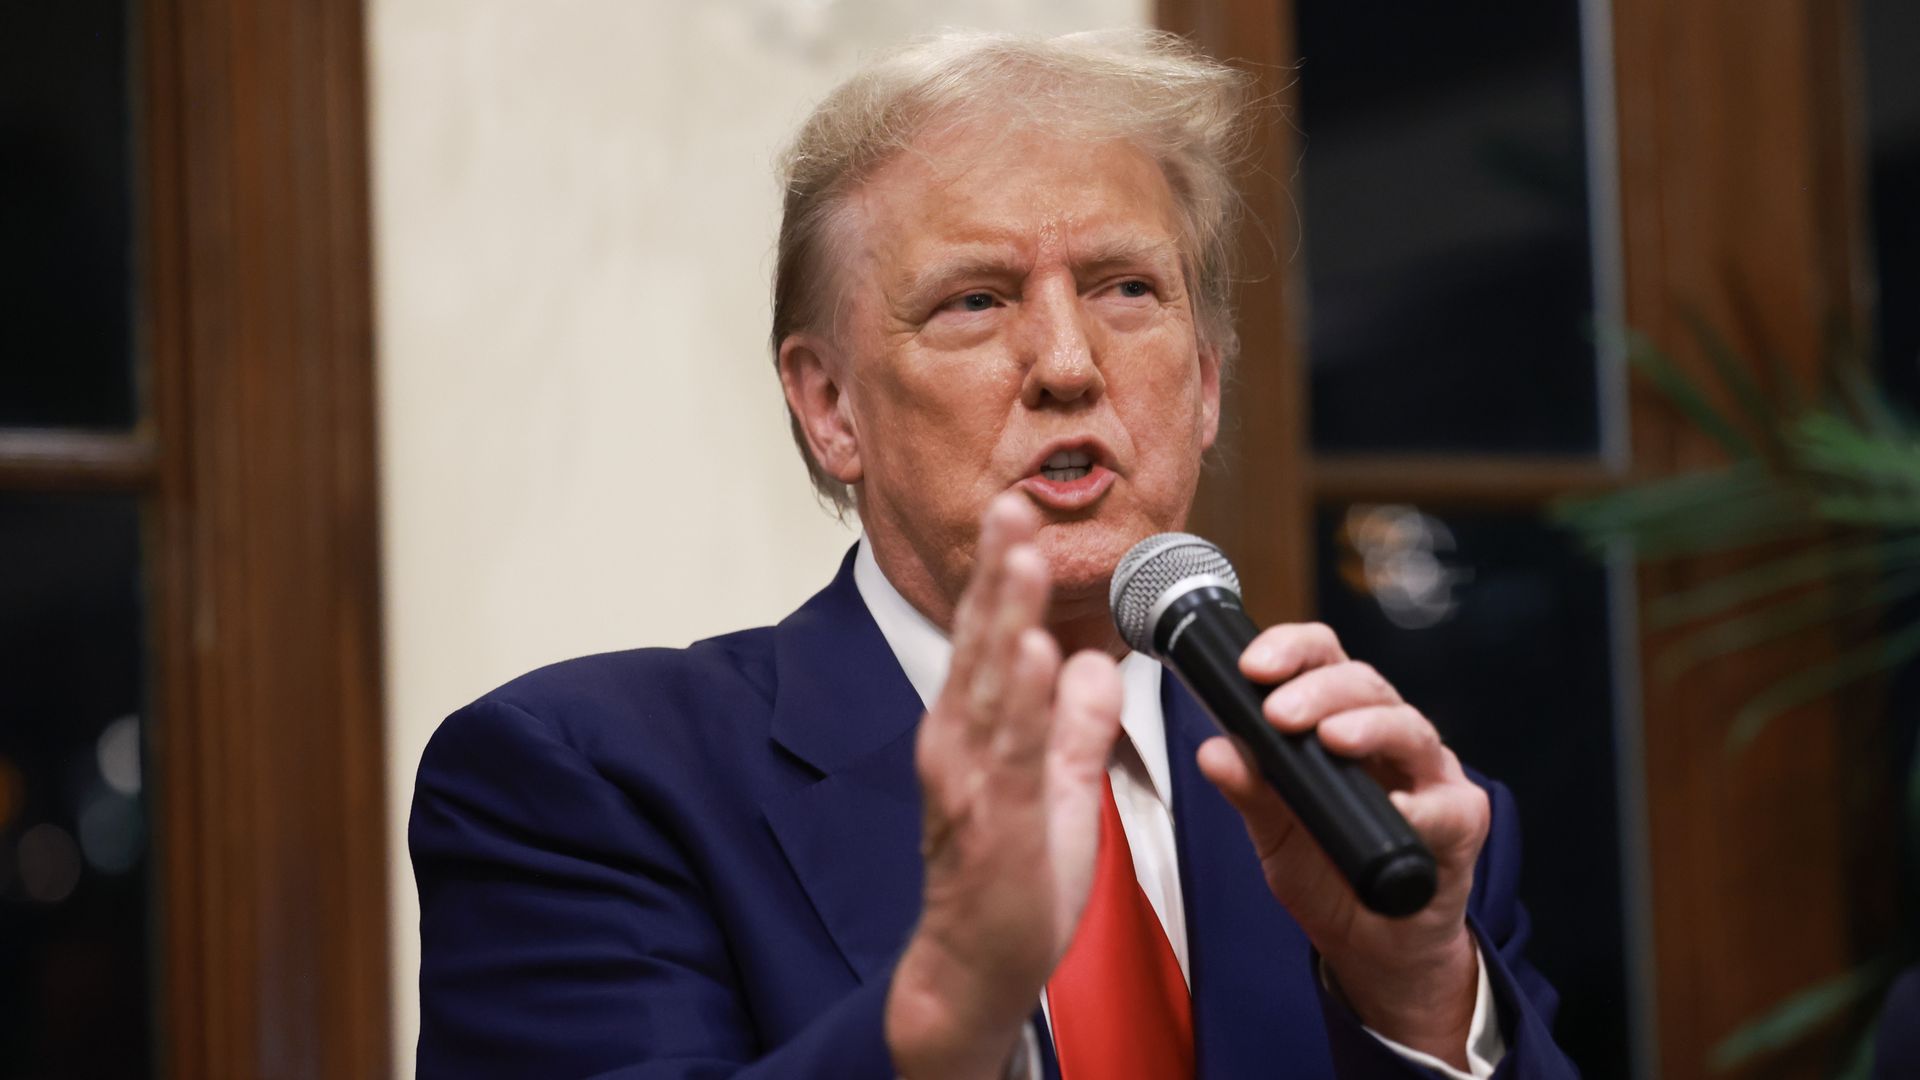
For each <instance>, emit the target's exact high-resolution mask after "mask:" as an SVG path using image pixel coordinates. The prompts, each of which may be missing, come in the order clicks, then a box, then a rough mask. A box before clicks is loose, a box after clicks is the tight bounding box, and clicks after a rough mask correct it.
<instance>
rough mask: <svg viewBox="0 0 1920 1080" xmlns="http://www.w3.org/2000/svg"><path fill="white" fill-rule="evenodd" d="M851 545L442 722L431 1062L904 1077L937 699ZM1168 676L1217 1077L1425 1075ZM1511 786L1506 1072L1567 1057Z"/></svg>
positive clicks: (1485, 912) (1191, 913) (422, 803)
mask: <svg viewBox="0 0 1920 1080" xmlns="http://www.w3.org/2000/svg"><path fill="white" fill-rule="evenodd" d="M851 568H852V560H851V557H849V559H848V560H847V562H846V563H845V564H843V565H842V567H841V570H840V574H839V576H838V577H837V578H836V579H835V580H834V582H833V583H832V584H831V585H830V586H828V587H827V588H826V589H825V590H823V591H822V592H821V593H819V594H818V595H817V596H815V597H814V598H813V599H811V600H810V601H808V602H807V604H806V605H805V606H803V607H802V608H800V610H798V611H796V612H795V613H794V614H793V615H791V616H790V617H788V618H787V619H786V620H785V621H783V622H782V623H780V625H778V626H776V627H772V628H763V629H757V630H748V631H744V632H741V633H737V634H731V635H728V636H726V637H720V638H714V639H711V640H708V641H703V642H700V643H698V644H695V645H693V646H691V647H689V648H686V649H646V650H639V651H634V652H624V653H613V654H608V655H603V656H593V657H587V658H584V659H580V660H572V661H568V662H566V663H562V664H557V665H554V666H552V667H548V668H544V669H542V670H539V671H536V672H534V673H532V674H530V675H527V676H524V677H522V678H520V679H517V680H515V681H514V682H511V683H509V684H507V685H506V686H504V687H501V688H500V689H499V690H496V691H494V692H493V693H491V694H488V695H486V696H485V697H483V698H481V699H480V700H479V701H477V702H475V703H473V704H472V705H469V706H467V707H466V708H464V709H461V710H460V711H459V712H457V713H455V714H454V715H453V716H451V717H450V718H448V720H447V721H446V722H445V723H444V724H443V725H442V726H441V727H440V730H439V731H438V732H437V733H436V734H435V735H434V737H433V740H432V742H431V744H430V745H429V746H428V748H427V752H426V755H425V758H424V759H423V761H422V762H421V766H420V775H419V782H418V785H417V787H416V790H415V794H414V804H413V818H412V823H411V827H410V832H409V843H410V847H411V849H412V854H413V863H414V874H415V877H416V878H417V880H418V883H419V887H420V913H421V917H420V938H421V965H420V1004H421V1030H420V1047H419V1072H420V1075H421V1076H423V1077H459V1078H477V1077H493V1076H514V1077H520V1076H526V1077H574V1076H605V1077H622V1078H631V1080H639V1078H642V1077H722V1076H738V1077H780V1078H809V1077H819V1078H823V1080H824V1078H834V1080H864V1078H873V1080H884V1078H888V1077H891V1076H892V1075H893V1069H892V1065H891V1063H890V1060H889V1057H888V1054H887V1049H886V1045H885V1042H884V1038H883V1032H882V1022H881V1017H882V1013H883V1008H884V1003H885V1000H886V995H887V988H888V983H889V979H890V976H891V973H892V969H893V964H894V961H895V959H896V958H897V956H898V954H899V951H900V949H901V946H902V945H903V944H904V942H905V941H906V939H907V937H908V935H909V933H910V932H911V931H912V929H913V925H914V922H915V919H916V918H917V917H918V913H919V909H920V888H921V873H922V867H921V861H920V793H919V787H918V784H917V783H916V780H915V776H914V769H913V743H914V727H915V724H916V723H917V721H918V720H919V717H920V715H921V712H922V707H921V703H920V701H919V699H918V697H917V696H916V695H915V693H914V690H913V687H912V686H911V685H910V684H909V683H908V681H907V678H906V676H905V674H904V673H903V672H902V671H901V669H900V666H899V664H898V663H897V662H896V661H895V659H894V657H893V652H892V650H891V649H890V648H889V647H888V645H887V642H886V640H885V638H884V637H882V636H881V633H880V630H879V628H878V627H877V626H876V625H875V624H874V622H873V619H872V617H871V616H870V615H869V614H868V612H867V609H866V606H865V605H864V604H863V603H862V601H861V599H860V596H859V592H858V590H857V589H856V588H855V586H854V583H853V577H852V569H851ZM1164 682H1165V684H1166V685H1165V687H1164V688H1163V698H1164V702H1163V703H1164V705H1165V710H1166V721H1167V748H1168V754H1169V757H1170V759H1171V763H1172V776H1173V817H1174V828H1175V833H1176V842H1177V844H1178V848H1179V861H1180V879H1181V888H1182V891H1183V893H1184V896H1185V899H1186V909H1187V911H1186V917H1187V925H1188V941H1189V944H1190V962H1191V981H1192V985H1193V1011H1194V1032H1195V1039H1196V1043H1197V1047H1196V1048H1197V1052H1198V1062H1199V1074H1200V1076H1202V1077H1208V1078H1227V1077H1235V1078H1238V1077H1268V1076H1271V1077H1295V1078H1297V1077H1317V1076H1336V1075H1337V1076H1341V1077H1345V1078H1349V1080H1351V1078H1357V1077H1409V1076H1418V1075H1423V1070H1420V1069H1418V1068H1416V1067H1414V1066H1411V1065H1409V1064H1407V1063H1406V1062H1405V1061H1404V1060H1403V1059H1401V1058H1399V1057H1397V1056H1395V1055H1394V1054H1392V1053H1391V1052H1390V1051H1388V1050H1386V1049H1385V1048H1384V1047H1382V1046H1381V1045H1379V1044H1378V1043H1377V1042H1376V1041H1374V1040H1373V1039H1372V1038H1371V1037H1369V1036H1368V1035H1367V1034H1366V1033H1365V1032H1364V1031H1363V1030H1362V1029H1361V1027H1360V1025H1359V1024H1358V1022H1357V1021H1356V1020H1355V1019H1354V1018H1353V1017H1352V1015H1351V1014H1350V1013H1348V1012H1347V1011H1346V1010H1345V1009H1344V1008H1343V1007H1342V1006H1341V1005H1339V1004H1338V1003H1337V1002H1335V1001H1333V1000H1331V999H1330V998H1328V997H1327V996H1326V995H1324V994H1323V993H1322V992H1321V990H1320V986H1319V983H1318V980H1317V979H1316V978H1315V975H1314V964H1313V962H1312V959H1311V956H1310V952H1309V949H1308V945H1307V941H1306V939H1305V937H1304V936H1303V935H1302V934H1301V932H1300V929H1299V928H1298V927H1297V926H1296V925H1295V924H1294V922H1293V921H1292V919H1291V918H1289V917H1288V915H1287V914H1286V912H1285V910H1284V909H1283V908H1281V907H1280V905H1279V904H1278V903H1277V902H1275V900H1274V899H1273V897H1272V895H1271V894H1270V893H1269V892H1268V891H1267V887H1266V884H1265V882H1264V880H1263V879H1262V877H1261V873H1260V868H1259V866H1258V863H1257V861H1256V860H1255V858H1254V855H1253V850H1252V847H1251V845H1250V844H1249V843H1248V842H1247V837H1246V832H1245V829H1244V827H1243V826H1242V824H1241V822H1240V819H1239V817H1238V816H1237V815H1236V814H1235V813H1234V811H1233V810H1232V809H1231V808H1230V807H1229V806H1228V805H1227V803H1226V802H1225V800H1224V799H1222V798H1221V797H1220V795H1219V794H1218V793H1217V792H1216V791H1215V790H1214V789H1213V787H1212V786H1211V785H1210V784H1208V783H1207V781H1206V780H1205V779H1204V778H1203V777H1202V776H1201V775H1200V773H1199V771H1198V769H1197V767H1196V766H1195V765H1194V751H1195V748H1196V747H1198V745H1199V744H1200V741H1201V740H1202V739H1204V738H1206V737H1207V736H1208V735H1209V734H1211V733H1212V731H1213V729H1212V726H1211V721H1210V720H1209V719H1208V718H1207V717H1206V715H1205V714H1204V713H1203V712H1201V710H1200V709H1199V707H1198V706H1197V705H1196V704H1195V703H1194V702H1193V701H1192V699H1191V698H1189V697H1188V696H1187V693H1186V691H1185V690H1184V688H1182V687H1180V686H1179V685H1178V681H1177V680H1175V679H1171V678H1169V679H1166V680H1164ZM1492 790H1493V833H1492V837H1491V839H1490V840H1489V842H1488V844H1487V847H1486V851H1485V854H1483V855H1482V857H1481V860H1480V864H1479V866H1478V868H1477V871H1476V889H1475V893H1474V898H1473V901H1472V908H1471V920H1472V922H1473V925H1474V929H1475V932H1476V933H1478V934H1479V935H1480V936H1481V941H1482V945H1483V949H1482V951H1483V953H1484V955H1485V956H1486V957H1487V960H1488V967H1489V969H1490V974H1491V976H1492V979H1493V986H1494V991H1495V994H1496V997H1497V999H1498V1001H1499V1006H1500V1013H1501V1017H1502V1021H1503V1025H1504V1027H1505V1029H1506V1036H1507V1044H1508V1053H1507V1057H1506V1059H1505V1060H1504V1061H1503V1062H1502V1065H1501V1070H1500V1074H1501V1075H1503V1076H1528V1077H1541V1078H1544V1077H1557V1076H1562V1075H1568V1076H1571V1075H1573V1070H1572V1068H1571V1067H1570V1066H1568V1065H1567V1064H1566V1062H1565V1059H1564V1058H1563V1057H1561V1055H1560V1053H1559V1051H1558V1050H1557V1049H1555V1048H1554V1046H1553V1042H1552V1039H1551V1036H1550V1035H1549V1032H1548V1025H1549V1022H1550V1019H1551V1015H1552V1012H1553V1008H1554V1004H1555V999H1554V994H1553V992H1552V990H1551V989H1550V988H1549V987H1548V986H1547V985H1546V983H1545V982H1544V980H1542V979H1541V978H1540V977H1539V976H1538V975H1537V974H1536V973H1535V972H1534V971H1533V969H1532V968H1531V967H1529V966H1528V965H1527V964H1526V962H1525V961H1524V959H1523V958H1522V956H1521V948H1522V946H1523V945H1524V944H1525V941H1526V937H1527V917H1526V914H1525V913H1524V911H1523V910H1522V909H1521V907H1520V905H1519V903H1518V901H1517V900H1516V898H1515V896H1514V885H1515V880H1516V877H1517V871H1518V864H1517V858H1518V856H1517V846H1518V841H1517V836H1516V831H1515V826H1514V815H1513V811H1512V807H1511V805H1510V803H1509V800H1508V798H1507V796H1506V795H1505V793H1504V791H1503V790H1502V789H1499V788H1497V787H1495V788H1493V789H1492ZM1048 1056H1049V1059H1050V1053H1049V1055H1048ZM1047 1068H1048V1071H1049V1072H1052V1069H1053V1066H1052V1062H1051V1060H1049V1061H1048V1062H1047Z"/></svg>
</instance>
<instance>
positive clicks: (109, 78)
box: [0, 0, 135, 427]
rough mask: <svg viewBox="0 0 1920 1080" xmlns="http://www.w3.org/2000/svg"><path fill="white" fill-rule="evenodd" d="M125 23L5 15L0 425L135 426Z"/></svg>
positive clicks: (92, 9) (121, 7)
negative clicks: (3, 253) (3, 255)
mask: <svg viewBox="0 0 1920 1080" xmlns="http://www.w3.org/2000/svg"><path fill="white" fill-rule="evenodd" d="M127 19H128V16H127V5H126V4H125V3H124V0H61V2H60V3H51V4H48V3H28V4H7V5H5V6H4V7H0V252H5V257H4V258H0V357H4V359H0V425H21V424H27V425H79V426H95V427H124V426H127V425H129V424H131V423H132V422H133V420H134V412H135V405H134V399H135V395H134V375H133V364H132V359H131V358H132V347H131V343H132V325H133V318H132V310H133V285H132V282H133V278H132V258H131V250H132V241H131V232H130V228H131V225H130V219H131V213H130V205H131V196H130V193H131V191H132V180H131V173H130V170H131V168H132V159H131V154H130V151H129V147H130V145H131V142H130V139H129V135H128V126H127V125H128V113H129V108H128V101H127V48H128V40H127Z"/></svg>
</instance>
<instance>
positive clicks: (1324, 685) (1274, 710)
mask: <svg viewBox="0 0 1920 1080" xmlns="http://www.w3.org/2000/svg"><path fill="white" fill-rule="evenodd" d="M1400 703H1401V699H1400V692H1399V691H1398V690H1395V689H1394V688H1393V684H1392V683H1390V682H1388V681H1387V680H1386V679H1385V678H1384V677H1383V676H1382V675H1381V674H1380V673H1379V672H1378V671H1375V670H1374V669H1373V665H1371V664H1364V663H1361V662H1360V661H1358V660H1343V661H1340V662H1338V663H1331V664H1327V665H1326V666H1324V667H1317V668H1314V669H1312V670H1311V671H1306V672H1302V673H1301V674H1299V675H1295V676H1294V677H1293V678H1291V679H1289V680H1287V682H1286V683H1285V684H1284V685H1282V686H1281V687H1280V688H1279V689H1277V690H1275V691H1274V692H1273V693H1271V694H1268V695H1267V700H1266V702H1265V704H1264V705H1263V706H1262V712H1264V713H1265V714H1266V717H1267V722H1268V723H1271V724H1272V725H1273V726H1274V727H1277V728H1279V729H1280V730H1282V731H1306V730H1308V729H1310V728H1312V727H1313V726H1314V725H1316V724H1318V723H1320V722H1321V721H1322V720H1325V719H1326V718H1327V717H1329V716H1333V715H1335V714H1336V713H1341V712H1345V711H1347V710H1350V709H1364V708H1367V707H1369V706H1374V705H1398V704H1400Z"/></svg>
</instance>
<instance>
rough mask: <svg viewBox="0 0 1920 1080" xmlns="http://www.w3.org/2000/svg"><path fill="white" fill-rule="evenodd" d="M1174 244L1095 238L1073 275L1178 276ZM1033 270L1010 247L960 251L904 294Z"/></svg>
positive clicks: (922, 294)
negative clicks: (1143, 272)
mask: <svg viewBox="0 0 1920 1080" xmlns="http://www.w3.org/2000/svg"><path fill="white" fill-rule="evenodd" d="M1176 248H1177V245H1176V244H1175V243H1174V242H1173V241H1171V240H1146V239H1138V238H1134V237H1124V236H1123V237H1111V238H1107V239H1096V240H1094V241H1093V242H1092V243H1089V244H1084V245H1081V246H1080V247H1079V248H1078V249H1077V250H1076V251H1075V252H1074V255H1073V259H1072V262H1073V268H1074V272H1075V276H1077V277H1081V276H1091V275H1095V274H1099V273H1101V272H1103V271H1107V270H1112V269H1114V268H1116V267H1121V266H1143V267H1148V268H1151V269H1153V270H1156V271H1159V272H1161V273H1165V274H1176V275H1177V274H1178V273H1179V266H1180V260H1179V254H1178V251H1177V250H1176ZM1031 269H1032V267H1031V264H1030V261H1029V260H1028V259H1026V258H1025V257H1023V256H1021V255H1020V254H1019V253H1017V252H1016V251H1015V250H1014V249H1012V248H983V249H973V250H961V251H958V252H954V253H953V254H951V255H947V256H944V257H940V258H936V259H934V260H932V261H930V262H928V263H927V264H925V265H924V266H921V267H920V268H919V269H918V270H916V271H914V273H913V274H912V276H911V277H909V278H908V279H907V288H906V292H905V295H906V296H908V297H911V298H914V299H922V298H926V297H928V296H930V295H931V294H934V293H939V292H945V291H946V290H947V289H948V288H951V287H952V286H953V285H954V284H956V283H958V282H961V281H967V280H980V279H987V280H995V281H1008V280H1014V279H1018V278H1022V277H1025V276H1026V275H1027V273H1028V272H1029V271H1030V270H1031Z"/></svg>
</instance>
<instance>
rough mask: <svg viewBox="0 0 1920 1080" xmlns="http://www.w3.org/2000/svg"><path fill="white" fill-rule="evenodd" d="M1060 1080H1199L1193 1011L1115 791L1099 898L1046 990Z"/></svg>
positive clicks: (1105, 815) (1096, 879)
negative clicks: (1139, 873)
mask: <svg viewBox="0 0 1920 1080" xmlns="http://www.w3.org/2000/svg"><path fill="white" fill-rule="evenodd" d="M1047 1011H1048V1012H1049V1013H1050V1014H1051V1017H1052V1020H1053V1046H1054V1050H1055V1052H1056V1053H1058V1054H1059V1057H1060V1075H1061V1077H1062V1080H1134V1078H1138V1080H1176V1078H1190V1077H1192V1076H1193V1003H1192V1000H1191V999H1190V998H1189V996H1188V994H1187V983H1186V980H1185V979H1184V978H1182V977H1181V974H1180V961H1179V960H1178V959H1176V958H1175V957H1174V955H1173V946H1172V945H1169V944H1168V943H1167V934H1166V931H1164V930H1162V929H1161V928H1160V920H1159V918H1158V917H1157V916H1155V915H1154V913H1153V905H1152V904H1150V903H1148V902H1147V894H1146V893H1144V892H1142V891H1140V881H1139V879H1138V878H1136V877H1135V876H1134V871H1133V853H1132V852H1131V851H1130V850H1129V849H1128V847H1127V834H1126V832H1125V831H1124V830H1123V829H1122V828H1121V826H1120V808H1119V806H1118V805H1116V804H1115V803H1114V801H1113V785H1112V783H1111V782H1109V783H1108V784H1107V785H1106V798H1105V800H1104V801H1103V802H1102V803H1101V810H1100V848H1099V852H1098V854H1096V855H1095V856H1094V863H1093V891H1092V892H1091V893H1090V894H1089V895H1088V897H1087V910H1086V914H1084V915H1082V916H1081V917H1080V927H1079V929H1078V930H1076V931H1075V932H1074V935H1073V944H1072V945H1069V946H1068V947H1067V955H1066V957H1065V958H1064V959H1063V960H1061V961H1060V966H1059V967H1057V968H1055V969H1054V971H1053V978H1051V979H1049V980H1047Z"/></svg>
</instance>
